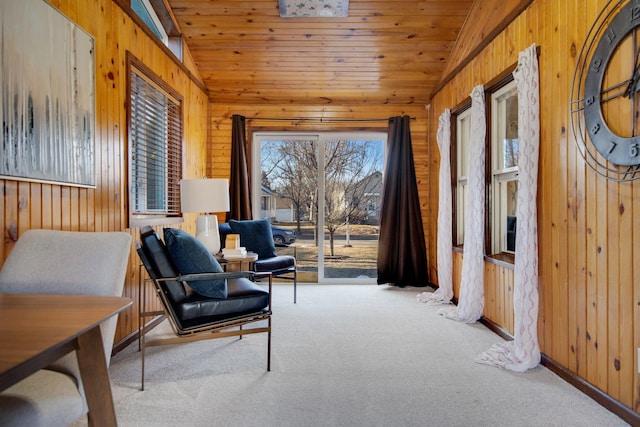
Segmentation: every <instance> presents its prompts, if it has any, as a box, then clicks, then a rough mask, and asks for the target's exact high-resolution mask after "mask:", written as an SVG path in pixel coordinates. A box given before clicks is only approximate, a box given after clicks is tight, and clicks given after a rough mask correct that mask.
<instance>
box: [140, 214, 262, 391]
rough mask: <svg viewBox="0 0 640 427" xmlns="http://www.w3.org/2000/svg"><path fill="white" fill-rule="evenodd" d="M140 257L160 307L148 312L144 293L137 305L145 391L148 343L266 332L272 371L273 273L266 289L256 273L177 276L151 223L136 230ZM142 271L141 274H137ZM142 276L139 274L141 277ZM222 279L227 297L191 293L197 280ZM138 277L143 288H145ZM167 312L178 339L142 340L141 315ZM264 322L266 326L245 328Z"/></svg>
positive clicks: (161, 343) (144, 317)
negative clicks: (138, 230) (145, 359)
mask: <svg viewBox="0 0 640 427" xmlns="http://www.w3.org/2000/svg"><path fill="white" fill-rule="evenodd" d="M140 241H141V243H138V249H137V252H138V255H139V257H140V260H141V261H142V265H143V266H144V268H145V269H146V271H147V272H148V274H149V277H150V281H151V282H153V286H154V289H155V292H156V294H157V296H158V297H159V298H160V301H161V303H162V307H163V311H146V309H145V306H144V303H145V300H146V298H145V297H144V296H143V297H142V298H141V303H140V325H141V330H140V341H141V342H140V347H141V352H142V387H141V389H142V390H144V349H145V347H147V346H155V345H163V344H176V343H180V342H192V341H199V340H205V339H214V338H223V337H229V336H240V338H242V335H249V334H255V333H262V332H265V333H267V335H268V339H267V371H270V370H271V313H272V312H271V277H270V275H269V274H268V273H267V274H262V275H261V276H262V277H263V278H265V277H266V278H267V279H268V283H269V285H268V289H263V287H262V286H261V285H259V284H257V283H255V282H254V281H253V280H255V277H256V276H258V274H257V273H255V272H233V273H224V272H223V273H198V274H182V275H181V274H180V273H179V272H178V270H177V268H176V266H175V263H174V260H173V259H172V257H171V255H170V252H169V250H168V249H167V246H166V245H165V244H164V242H163V241H162V240H161V239H160V237H159V236H158V234H157V233H156V232H155V231H154V230H153V229H152V228H151V227H148V226H147V227H143V228H142V229H141V231H140ZM141 273H142V272H141ZM141 276H142V275H141ZM212 279H215V280H226V298H213V297H209V296H204V295H201V294H199V293H197V292H195V291H194V290H193V289H192V288H191V286H189V285H188V283H191V284H192V286H193V284H194V283H195V282H197V281H202V280H207V281H211V280H212ZM144 282H146V281H144ZM144 282H142V281H141V284H140V286H141V289H142V290H143V291H144V290H146V286H145V283H144ZM159 315H160V316H161V315H165V316H166V317H167V318H168V319H169V321H170V324H171V326H172V328H173V330H174V332H175V334H176V337H169V338H156V339H150V338H149V339H146V338H145V335H146V333H147V332H148V331H147V330H146V329H145V326H144V325H145V322H144V319H146V318H147V317H150V316H153V317H155V316H159ZM262 321H266V322H267V326H261V325H258V326H255V325H254V326H253V327H251V328H244V326H246V325H248V324H251V323H254V322H262ZM263 324H264V323H262V325H263Z"/></svg>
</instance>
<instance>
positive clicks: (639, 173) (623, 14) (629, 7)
mask: <svg viewBox="0 0 640 427" xmlns="http://www.w3.org/2000/svg"><path fill="white" fill-rule="evenodd" d="M612 3H614V4H612ZM571 100H572V110H571V111H572V116H571V119H572V127H573V129H574V133H575V135H576V142H577V143H578V144H579V148H580V149H581V153H582V154H583V157H584V158H585V161H586V162H587V164H589V166H591V167H592V168H593V169H594V170H596V172H598V173H600V174H602V175H604V176H606V177H607V178H611V179H614V180H618V181H623V180H632V179H638V178H640V0H630V1H627V2H624V1H623V2H609V3H608V4H607V6H605V9H604V10H603V13H601V14H600V15H599V17H598V19H597V20H596V22H595V23H594V25H593V27H592V28H591V31H590V32H589V34H588V35H587V38H586V40H585V43H584V45H583V48H582V50H581V52H580V56H579V58H578V63H577V65H576V72H575V74H574V81H573V87H572V97H571Z"/></svg>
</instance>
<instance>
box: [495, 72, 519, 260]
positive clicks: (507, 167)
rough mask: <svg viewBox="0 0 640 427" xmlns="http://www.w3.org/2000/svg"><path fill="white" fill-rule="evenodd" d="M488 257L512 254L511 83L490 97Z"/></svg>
mask: <svg viewBox="0 0 640 427" xmlns="http://www.w3.org/2000/svg"><path fill="white" fill-rule="evenodd" d="M491 197H492V203H491V211H490V212H491V214H490V215H491V217H490V224H491V254H493V255H496V254H500V253H515V240H516V229H517V218H516V203H517V199H518V93H517V89H516V85H515V81H513V80H512V81H511V82H510V83H508V84H507V85H505V86H503V87H502V88H500V89H498V90H497V91H495V92H493V93H492V94H491Z"/></svg>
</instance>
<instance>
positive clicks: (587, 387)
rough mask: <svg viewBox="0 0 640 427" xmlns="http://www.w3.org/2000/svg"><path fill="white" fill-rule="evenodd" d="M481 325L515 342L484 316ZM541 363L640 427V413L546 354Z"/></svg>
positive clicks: (542, 355) (542, 356)
mask: <svg viewBox="0 0 640 427" xmlns="http://www.w3.org/2000/svg"><path fill="white" fill-rule="evenodd" d="M480 323H482V324H483V325H485V326H486V327H487V328H489V329H490V330H491V331H492V332H494V333H495V334H497V335H499V336H500V337H502V338H504V339H505V340H507V341H513V336H512V335H511V334H510V333H509V332H507V331H506V330H504V329H502V328H501V327H500V326H498V325H497V324H496V323H494V322H492V321H491V320H489V319H487V318H486V317H484V316H483V317H482V318H480ZM540 363H541V364H542V365H543V366H544V367H546V368H547V369H549V370H550V371H551V372H553V373H554V374H556V375H557V376H559V377H560V378H562V379H563V380H565V381H566V382H567V383H569V384H571V385H572V386H574V387H575V388H577V389H578V390H580V391H581V392H582V393H584V394H586V395H587V396H589V397H590V398H591V399H593V400H595V401H596V402H597V403H598V404H600V405H601V406H602V407H604V408H606V409H607V410H609V411H611V412H612V413H614V414H616V415H617V416H619V417H620V418H622V419H623V420H624V421H625V422H627V423H629V424H631V425H632V426H640V414H639V413H637V412H635V411H634V410H633V409H631V408H629V407H628V406H625V405H623V404H622V403H620V402H618V401H617V400H615V399H614V398H612V397H611V396H609V395H608V394H606V393H604V392H603V391H602V390H600V389H599V388H597V387H596V386H594V385H592V384H590V383H588V382H587V381H586V380H584V379H582V378H580V377H579V376H578V375H576V374H575V373H573V372H571V371H570V370H568V369H567V368H564V367H563V366H560V365H559V364H558V363H556V361H555V360H553V359H551V358H550V357H549V356H547V355H545V354H544V353H541V360H540Z"/></svg>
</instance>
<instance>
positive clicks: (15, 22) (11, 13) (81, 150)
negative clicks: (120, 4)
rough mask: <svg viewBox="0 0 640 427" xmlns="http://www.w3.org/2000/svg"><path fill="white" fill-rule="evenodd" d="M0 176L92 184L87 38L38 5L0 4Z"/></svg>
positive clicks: (90, 47) (34, 1)
mask: <svg viewBox="0 0 640 427" xmlns="http://www.w3.org/2000/svg"><path fill="white" fill-rule="evenodd" d="M0 52H1V55H2V64H1V65H0V82H2V86H1V87H0V99H1V103H0V117H1V118H2V144H0V176H3V177H10V178H11V179H18V180H28V181H44V182H57V183H66V184H71V185H78V186H89V187H92V186H95V179H96V178H95V169H96V166H95V149H94V127H95V69H94V40H93V38H92V37H91V36H90V35H89V34H87V33H86V32H85V31H84V30H83V29H81V28H80V27H78V26H77V25H75V24H74V23H73V22H72V21H71V20H69V19H68V18H67V17H66V16H64V15H63V14H61V13H60V12H59V11H58V10H57V9H55V8H53V7H52V6H51V5H49V3H47V2H45V1H44V0H21V1H2V2H0Z"/></svg>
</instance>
